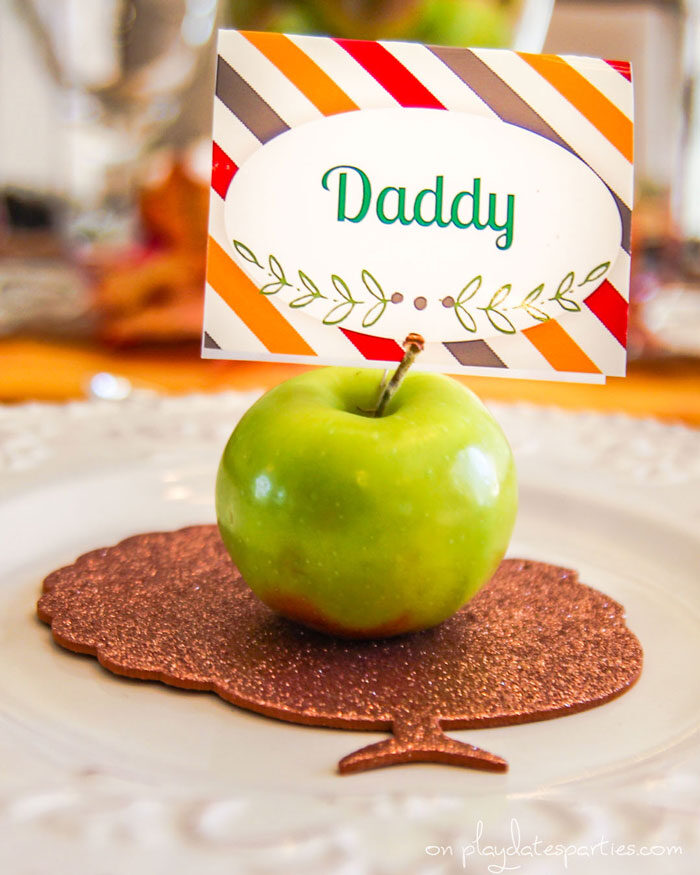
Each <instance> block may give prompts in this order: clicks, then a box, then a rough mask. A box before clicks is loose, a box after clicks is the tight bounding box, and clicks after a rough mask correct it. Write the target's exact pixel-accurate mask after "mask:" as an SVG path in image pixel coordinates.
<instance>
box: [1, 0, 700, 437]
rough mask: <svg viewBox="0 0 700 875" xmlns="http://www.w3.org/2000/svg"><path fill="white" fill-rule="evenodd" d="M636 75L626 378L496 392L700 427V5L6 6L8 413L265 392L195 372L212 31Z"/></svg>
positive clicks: (251, 379)
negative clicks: (592, 61)
mask: <svg viewBox="0 0 700 875" xmlns="http://www.w3.org/2000/svg"><path fill="white" fill-rule="evenodd" d="M226 26H229V27H241V28H247V29H257V30H281V31H286V32H291V33H318V34H330V35H332V36H345V37H359V38H362V37H367V38H386V39H415V40H420V41H424V42H432V43H443V44H448V45H465V46H466V45H471V46H500V47H510V48H516V49H518V50H524V51H548V52H554V53H566V54H584V55H586V54H588V55H594V56H599V57H605V58H619V59H625V60H630V61H631V62H632V65H633V71H634V83H635V89H636V91H635V102H636V105H635V114H636V119H635V122H636V143H635V152H636V203H635V219H634V225H633V268H632V307H631V326H630V368H629V375H628V377H627V378H626V379H624V380H622V379H611V380H609V381H608V384H607V385H606V386H585V385H564V384H554V383H551V384H549V383H538V382H528V381H520V380H506V379H488V378H469V379H465V381H466V382H467V383H468V384H469V385H471V386H472V387H473V388H474V389H475V390H476V391H477V392H479V394H481V395H482V396H483V397H485V398H498V399H510V400H527V401H536V402H543V403H554V404H559V405H561V406H565V407H579V408H580V407H591V408H597V409H606V410H623V411H626V412H628V413H631V414H633V415H653V416H657V417H660V418H663V419H667V420H676V421H684V422H687V423H691V424H694V425H700V0H685V2H679V0H556V2H555V0H383V2H369V0H239V2H236V0H218V2H217V0H0V402H8V403H14V402H21V401H32V400H49V401H66V400H69V399H75V398H83V397H99V398H110V399H119V398H123V397H126V396H128V395H129V394H130V393H131V392H167V393H186V392H192V391H217V390H221V389H251V388H267V387H269V386H271V385H273V384H274V383H276V382H279V380H281V379H284V378H286V377H287V376H290V375H291V374H292V373H294V372H296V371H299V370H302V369H303V368H301V367H297V366H290V365H276V364H261V363H251V362H223V361H202V360H200V358H199V345H200V330H201V311H202V299H203V283H204V259H205V240H206V222H207V204H208V181H209V179H208V177H209V172H210V164H211V152H210V150H211V141H210V121H211V105H212V93H213V75H214V60H215V46H214V39H215V33H216V28H217V27H226Z"/></svg>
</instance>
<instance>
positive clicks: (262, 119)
mask: <svg viewBox="0 0 700 875" xmlns="http://www.w3.org/2000/svg"><path fill="white" fill-rule="evenodd" d="M216 96H217V97H218V98H219V100H220V101H221V102H222V103H223V104H225V105H226V106H227V107H228V108H229V109H230V110H231V112H232V113H233V114H234V115H235V116H236V117H237V118H239V119H240V120H241V121H242V122H243V124H244V125H245V126H246V127H247V128H248V130H249V131H250V132H251V134H253V135H254V136H255V137H257V138H258V140H260V142H261V143H266V142H267V141H268V140H271V139H272V138H273V137H276V136H277V135H278V134H283V133H284V132H285V131H288V130H289V125H288V124H287V123H286V122H284V121H282V119H281V118H280V117H279V116H278V115H277V113H276V112H275V111H274V109H272V107H271V106H269V105H268V104H267V103H265V101H264V100H263V99H262V97H261V96H260V95H259V94H258V92H257V91H254V90H253V89H252V88H251V87H250V85H249V84H248V83H247V82H246V81H245V79H243V78H242V77H241V76H240V75H239V74H238V73H236V71H235V70H234V69H233V68H232V67H230V66H229V65H228V64H227V63H226V61H224V59H223V58H222V57H221V55H219V58H218V60H217V65H216Z"/></svg>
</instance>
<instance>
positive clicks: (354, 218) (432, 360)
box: [202, 30, 633, 382]
mask: <svg viewBox="0 0 700 875" xmlns="http://www.w3.org/2000/svg"><path fill="white" fill-rule="evenodd" d="M632 137H633V121H632V84H631V76H630V68H629V64H627V63H626V62H622V61H605V60H599V59H596V58H583V57H568V56H566V57H565V56H559V55H531V54H524V53H519V52H512V51H506V50H497V49H464V48H446V47H442V46H429V45H421V44H418V43H406V42H384V41H369V40H367V41H365V40H345V39H331V38H329V37H309V36H290V35H284V34H278V33H252V32H245V31H233V30H224V31H220V33H219V43H218V61H217V74H216V91H215V98H214V124H213V151H212V156H213V157H212V177H211V206H210V217H209V248H208V258H207V285H206V295H205V311H204V328H203V346H202V355H203V356H204V357H207V358H233V359H255V360H274V361H289V362H304V363H315V364H340V365H349V366H357V365H375V364H376V365H379V366H381V365H391V364H392V363H394V362H396V361H398V360H400V358H401V356H402V347H401V344H402V341H403V339H404V338H405V336H406V335H407V334H408V333H410V332H418V333H420V334H421V335H423V337H424V338H425V340H426V346H425V350H424V352H423V353H422V355H421V356H420V358H419V360H418V362H417V363H416V367H418V368H419V369H424V370H435V371H443V372H447V373H460V372H471V373H475V374H481V375H493V376H506V377H529V378H540V379H549V380H576V381H586V382H604V381H605V376H606V375H615V376H620V375H623V374H624V373H625V363H626V338H627V310H628V299H629V265H630V256H629V253H630V220H631V207H632V191H633V176H632V171H633V165H632V160H633V155H632Z"/></svg>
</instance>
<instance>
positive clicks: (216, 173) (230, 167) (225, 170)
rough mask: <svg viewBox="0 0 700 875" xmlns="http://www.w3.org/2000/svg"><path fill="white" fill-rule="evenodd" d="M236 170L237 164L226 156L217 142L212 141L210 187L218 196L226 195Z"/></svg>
mask: <svg viewBox="0 0 700 875" xmlns="http://www.w3.org/2000/svg"><path fill="white" fill-rule="evenodd" d="M237 170H238V165H237V164H236V163H235V162H234V161H232V160H231V159H230V158H229V157H228V155H227V154H226V152H224V150H223V149H222V148H221V146H219V145H218V143H214V144H213V149H212V156H211V187H212V188H213V189H214V191H215V192H216V193H217V194H218V195H219V196H220V197H226V192H227V191H228V187H229V185H230V184H231V180H232V179H233V177H234V174H235V173H236V171H237Z"/></svg>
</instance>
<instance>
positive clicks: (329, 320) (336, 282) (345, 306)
mask: <svg viewBox="0 0 700 875" xmlns="http://www.w3.org/2000/svg"><path fill="white" fill-rule="evenodd" d="M331 282H332V283H333V288H334V289H335V290H336V292H338V294H339V295H340V296H341V298H343V301H341V303H340V304H336V306H335V307H333V308H332V310H331V311H330V312H329V313H327V314H326V315H325V317H324V318H323V324H324V325H338V324H339V323H341V322H344V321H345V319H347V318H348V316H349V315H350V314H351V313H352V311H353V310H354V309H355V307H356V306H357V305H358V304H362V303H363V302H362V301H356V300H355V299H354V298H353V296H352V294H351V292H350V289H349V287H348V284H347V283H346V282H345V280H344V279H343V278H342V277H339V276H338V274H337V273H334V274H332V275H331ZM338 314H340V315H338Z"/></svg>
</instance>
